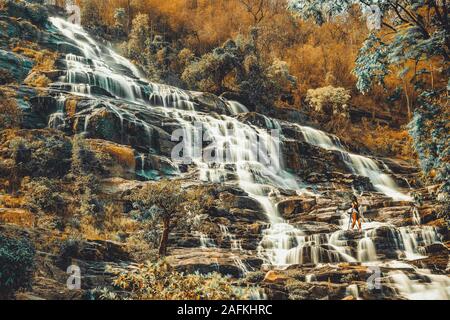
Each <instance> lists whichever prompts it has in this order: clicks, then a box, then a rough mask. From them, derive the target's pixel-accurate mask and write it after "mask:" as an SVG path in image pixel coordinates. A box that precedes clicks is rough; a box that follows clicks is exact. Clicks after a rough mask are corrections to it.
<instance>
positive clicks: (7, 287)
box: [0, 234, 35, 298]
mask: <svg viewBox="0 0 450 320" xmlns="http://www.w3.org/2000/svg"><path fill="white" fill-rule="evenodd" d="M34 255H35V250H34V248H33V246H32V245H31V243H30V242H29V241H28V240H26V239H13V238H9V237H6V236H4V235H2V234H0V266H1V267H0V297H1V296H4V297H5V298H7V297H8V296H9V295H11V294H12V293H14V292H15V291H17V290H19V289H22V288H27V287H29V286H30V284H31V279H32V274H33V270H34Z"/></svg>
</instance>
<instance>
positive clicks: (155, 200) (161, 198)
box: [130, 181, 187, 256]
mask: <svg viewBox="0 0 450 320" xmlns="http://www.w3.org/2000/svg"><path fill="white" fill-rule="evenodd" d="M130 200H132V201H133V202H135V203H136V206H137V207H139V208H140V210H145V211H148V213H150V214H151V215H152V217H153V218H155V219H158V220H160V221H161V222H162V226H163V231H162V235H161V240H160V244H159V255H160V256H165V255H166V254H167V244H168V241H169V235H170V232H171V231H172V230H173V228H175V227H176V225H177V223H178V221H177V220H178V218H181V217H180V215H182V214H183V213H184V212H185V211H186V210H185V207H184V203H185V201H186V200H187V193H186V192H185V191H184V190H183V188H182V186H181V183H180V182H176V181H162V182H158V183H153V184H149V185H147V186H146V187H144V188H143V189H141V190H139V191H138V192H135V193H134V194H132V195H131V197H130Z"/></svg>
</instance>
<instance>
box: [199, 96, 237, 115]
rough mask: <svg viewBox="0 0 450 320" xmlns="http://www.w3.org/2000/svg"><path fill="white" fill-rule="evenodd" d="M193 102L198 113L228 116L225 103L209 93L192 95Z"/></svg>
mask: <svg viewBox="0 0 450 320" xmlns="http://www.w3.org/2000/svg"><path fill="white" fill-rule="evenodd" d="M192 97H193V101H194V102H195V103H196V104H197V105H196V107H195V109H196V110H197V111H200V112H206V113H212V112H216V113H218V114H229V111H228V108H227V106H226V105H225V102H224V101H223V100H222V99H220V98H219V97H217V96H215V95H213V94H210V93H200V92H195V93H192Z"/></svg>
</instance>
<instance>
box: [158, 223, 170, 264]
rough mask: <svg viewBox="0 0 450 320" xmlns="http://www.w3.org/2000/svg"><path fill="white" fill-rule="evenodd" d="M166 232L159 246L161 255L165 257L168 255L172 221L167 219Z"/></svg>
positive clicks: (164, 231)
mask: <svg viewBox="0 0 450 320" xmlns="http://www.w3.org/2000/svg"><path fill="white" fill-rule="evenodd" d="M163 225H164V230H163V234H162V236H161V242H160V244H159V255H160V256H161V257H165V256H166V255H167V242H168V241H169V232H170V220H169V219H165V220H164V222H163Z"/></svg>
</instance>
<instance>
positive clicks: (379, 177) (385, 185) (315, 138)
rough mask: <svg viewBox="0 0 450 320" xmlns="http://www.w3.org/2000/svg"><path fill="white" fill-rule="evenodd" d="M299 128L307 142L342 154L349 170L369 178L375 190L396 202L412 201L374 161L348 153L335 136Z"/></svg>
mask: <svg viewBox="0 0 450 320" xmlns="http://www.w3.org/2000/svg"><path fill="white" fill-rule="evenodd" d="M297 127H298V128H299V129H300V130H301V132H302V133H303V136H304V137H305V140H306V142H308V143H310V144H312V145H315V146H317V147H320V148H323V149H326V150H335V151H339V152H341V154H342V156H343V159H344V161H345V162H346V164H347V165H348V166H349V168H350V169H351V170H352V171H353V172H354V173H355V174H358V175H360V176H363V177H367V178H369V179H370V181H371V182H372V184H373V186H374V187H375V189H377V190H378V191H380V192H382V193H384V194H385V195H387V196H389V197H391V198H393V199H395V200H404V201H411V200H412V199H411V197H409V196H407V195H405V194H403V193H401V192H400V191H398V186H397V184H396V183H395V181H394V180H393V179H392V178H391V177H390V176H389V175H387V174H386V173H384V172H383V171H382V170H380V168H379V166H378V165H377V163H376V162H375V161H374V160H372V159H370V158H367V157H364V156H361V155H357V154H353V153H350V152H348V151H346V150H345V148H344V147H343V146H342V143H341V142H340V140H339V138H337V137H335V136H330V135H328V134H326V133H325V132H323V131H320V130H316V129H314V128H311V127H304V126H300V125H297Z"/></svg>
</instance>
